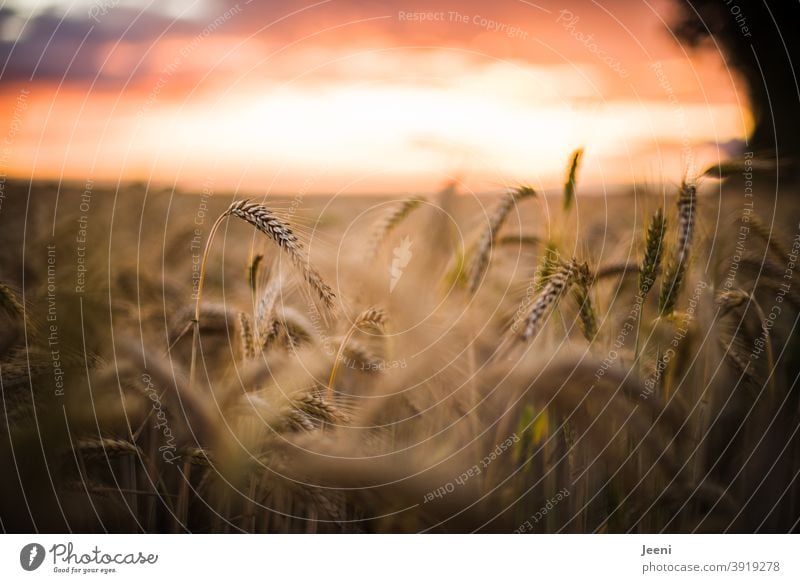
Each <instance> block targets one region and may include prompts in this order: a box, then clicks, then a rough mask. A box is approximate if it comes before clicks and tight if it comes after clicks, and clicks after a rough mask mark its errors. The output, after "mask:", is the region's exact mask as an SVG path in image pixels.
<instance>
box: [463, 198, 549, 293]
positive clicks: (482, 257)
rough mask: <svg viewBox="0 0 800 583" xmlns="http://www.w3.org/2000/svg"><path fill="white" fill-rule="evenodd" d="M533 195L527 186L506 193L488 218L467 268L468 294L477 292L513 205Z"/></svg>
mask: <svg viewBox="0 0 800 583" xmlns="http://www.w3.org/2000/svg"><path fill="white" fill-rule="evenodd" d="M535 195H536V191H535V190H533V189H532V188H530V187H529V186H521V187H519V188H515V189H514V190H512V191H511V192H508V193H506V195H505V196H504V197H503V200H501V201H500V203H499V204H498V205H497V208H496V209H495V211H494V213H493V214H492V216H491V217H490V218H489V224H488V225H487V227H486V230H484V231H483V233H482V234H481V238H480V239H479V240H478V245H477V248H476V250H475V256H474V257H473V259H472V262H471V263H470V266H469V272H468V276H467V289H468V290H469V292H470V293H472V294H474V293H475V292H476V291H477V290H478V286H479V285H480V283H481V279H482V278H483V276H484V274H485V273H486V269H487V268H488V267H489V256H490V255H491V252H492V247H493V246H494V242H495V240H496V238H497V233H498V231H499V230H500V227H502V226H503V223H505V221H506V219H507V218H508V214H509V213H510V212H511V209H513V208H514V205H516V204H517V203H518V202H519V201H521V200H523V199H526V198H530V197H533V196H535Z"/></svg>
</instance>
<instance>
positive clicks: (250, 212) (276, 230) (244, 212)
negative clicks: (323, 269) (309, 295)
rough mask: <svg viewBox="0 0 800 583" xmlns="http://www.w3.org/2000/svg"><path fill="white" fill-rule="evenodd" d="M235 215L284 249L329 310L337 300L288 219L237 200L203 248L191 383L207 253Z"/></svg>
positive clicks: (257, 205) (190, 370)
mask: <svg viewBox="0 0 800 583" xmlns="http://www.w3.org/2000/svg"><path fill="white" fill-rule="evenodd" d="M230 215H233V216H235V217H238V218H240V219H242V220H243V221H245V222H247V223H250V224H251V225H253V226H254V227H256V228H257V229H258V230H259V231H261V232H262V233H264V234H265V235H266V236H267V237H269V238H270V239H272V241H273V242H274V243H275V244H276V245H278V247H280V248H281V249H283V250H284V251H285V252H286V254H287V255H289V258H290V259H291V261H292V263H293V264H294V265H295V267H297V268H298V269H299V270H300V271H301V272H302V274H303V277H304V279H305V280H306V282H307V283H308V284H309V286H310V287H311V288H312V289H313V290H314V291H315V292H316V294H317V296H318V297H319V299H320V300H321V301H322V304H323V305H324V306H325V308H327V309H328V311H329V312H334V311H335V304H334V300H335V299H336V294H335V293H334V292H333V289H331V288H330V286H328V284H326V283H325V281H324V280H323V279H322V276H321V275H320V274H319V273H318V272H317V271H316V270H315V269H314V268H313V267H312V265H311V262H310V260H309V259H308V258H306V257H305V256H304V253H303V251H304V250H303V244H302V243H301V242H300V240H299V239H298V238H297V235H295V234H294V231H292V228H291V227H290V226H289V225H288V224H287V223H285V222H283V221H281V220H280V219H278V218H277V217H276V216H275V214H274V213H273V212H272V211H271V210H269V209H268V208H267V207H266V206H264V205H262V204H258V203H255V202H251V201H249V200H240V201H238V202H234V203H233V204H231V206H229V207H228V209H227V210H226V211H225V212H224V213H222V214H221V215H220V216H219V217H217V220H216V221H214V224H213V225H212V226H211V231H210V232H209V234H208V240H207V241H206V246H205V249H204V250H203V258H202V261H201V262H200V278H199V281H198V285H197V294H196V297H195V316H194V321H193V327H194V333H193V335H192V358H191V363H190V365H189V384H191V385H194V380H195V370H196V365H197V345H198V343H199V341H200V301H201V299H202V295H203V283H204V282H205V274H206V264H207V262H208V252H209V250H210V249H211V243H212V242H213V241H214V235H215V234H216V232H217V230H218V229H219V226H220V225H221V224H222V221H223V220H224V219H225V217H227V216H230Z"/></svg>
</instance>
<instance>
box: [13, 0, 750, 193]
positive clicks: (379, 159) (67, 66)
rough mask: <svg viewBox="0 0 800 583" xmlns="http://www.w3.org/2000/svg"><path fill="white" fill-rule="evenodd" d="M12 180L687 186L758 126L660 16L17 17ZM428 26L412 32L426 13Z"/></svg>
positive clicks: (293, 11)
mask: <svg viewBox="0 0 800 583" xmlns="http://www.w3.org/2000/svg"><path fill="white" fill-rule="evenodd" d="M0 5H1V6H2V8H1V9H0V60H1V61H2V63H3V66H2V72H0V108H2V115H3V120H4V121H3V126H2V127H0V132H2V136H0V140H1V141H2V142H1V146H2V147H1V148H0V172H1V173H2V174H5V175H8V176H11V177H18V178H30V177H34V178H46V179H56V180H58V179H65V180H77V181H84V180H86V179H88V178H91V179H93V180H96V181H112V182H117V181H127V180H141V181H145V182H146V181H155V182H157V183H159V184H162V183H164V184H169V185H171V184H177V185H178V186H179V187H181V188H184V189H192V188H197V187H198V186H199V185H201V184H203V183H207V182H213V183H214V184H215V185H217V187H219V188H226V189H232V188H239V189H244V190H252V191H261V192H267V191H269V192H276V193H288V194H291V193H293V192H298V191H301V190H302V191H303V192H313V193H332V192H340V191H341V192H351V193H384V192H385V193H392V194H394V193H406V192H409V193H411V192H414V193H416V192H425V191H430V190H431V189H433V188H436V187H438V186H439V185H441V184H442V183H443V182H445V181H447V180H448V178H450V177H458V178H459V179H460V180H462V181H463V183H464V184H465V185H466V186H467V187H468V188H470V189H473V190H475V191H480V192H485V191H496V190H499V189H501V188H503V187H504V186H505V185H508V184H517V183H520V182H526V183H531V184H533V185H534V186H541V185H545V186H547V185H553V184H557V183H558V182H559V181H560V180H561V178H562V176H563V172H564V168H565V165H566V163H567V158H568V156H569V153H570V151H572V150H574V149H575V148H576V147H579V146H583V147H585V148H586V157H585V164H584V170H583V174H582V176H583V179H584V180H585V181H586V183H591V184H594V185H604V184H607V185H618V184H625V183H629V182H632V181H634V180H636V181H637V182H638V181H644V182H650V183H654V182H658V181H660V180H662V179H663V180H665V181H667V182H675V181H678V180H680V177H681V176H682V175H683V173H684V171H685V170H687V168H689V167H691V166H692V165H695V166H696V167H698V168H700V167H702V166H703V165H705V164H707V163H709V162H711V161H715V160H716V159H718V158H719V157H725V156H726V155H727V153H728V152H730V151H732V150H733V149H734V148H735V147H736V146H737V142H738V140H741V139H742V138H743V137H744V135H745V134H746V132H747V130H748V129H749V124H750V119H749V115H748V111H747V104H746V101H745V100H744V97H743V95H744V91H743V87H741V86H740V84H739V81H738V79H737V78H736V77H735V75H734V74H733V72H732V71H729V70H728V69H727V68H726V66H725V64H724V62H723V60H722V58H721V56H720V55H719V54H718V53H717V52H716V51H714V50H713V49H710V50H707V51H704V52H702V53H697V54H695V53H691V54H690V53H689V52H687V49H685V48H684V47H683V46H682V45H680V44H679V43H678V42H677V41H676V40H675V39H674V38H673V37H672V35H671V33H670V31H669V28H668V26H667V24H668V23H669V22H671V21H672V20H673V19H674V4H673V2H672V1H670V0H647V1H644V0H613V1H605V2H600V1H598V2H591V1H576V0H573V1H563V0H562V1H552V0H537V1H536V2H529V1H523V0H497V1H495V2H485V1H483V2H478V1H474V0H466V1H465V0H461V1H458V2H456V1H455V0H450V1H449V2H447V1H437V0H432V1H422V0H404V1H390V0H382V1H381V0H379V1H373V2H363V1H357V0H325V1H316V2H272V1H259V0H251V1H250V2H248V0H239V1H238V2H234V1H233V0H153V1H152V2H150V1H148V0H140V1H138V2H136V1H132V0H91V1H90V0H47V1H46V0H42V1H38V2H37V0H6V1H5V2H2V4H0ZM420 13H422V14H420Z"/></svg>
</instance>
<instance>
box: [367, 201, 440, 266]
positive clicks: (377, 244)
mask: <svg viewBox="0 0 800 583" xmlns="http://www.w3.org/2000/svg"><path fill="white" fill-rule="evenodd" d="M425 200H426V199H425V197H422V196H412V197H409V198H406V199H405V200H402V201H400V202H399V203H398V204H397V205H395V206H394V207H393V208H392V209H391V210H390V211H389V212H388V213H387V214H386V215H384V216H383V217H382V218H381V219H380V221H378V224H377V225H376V226H375V229H374V231H373V233H372V237H371V242H370V254H371V255H372V256H373V257H374V256H375V255H377V254H378V251H380V248H381V245H382V244H383V242H384V241H385V240H386V238H387V237H388V236H389V234H390V233H391V232H392V231H393V230H394V229H395V228H396V227H397V226H398V225H399V224H400V223H402V222H403V221H404V220H405V218H406V217H407V216H408V215H410V214H411V213H412V212H413V211H414V210H415V209H416V208H418V207H419V206H420V205H421V204H422V203H423V202H425Z"/></svg>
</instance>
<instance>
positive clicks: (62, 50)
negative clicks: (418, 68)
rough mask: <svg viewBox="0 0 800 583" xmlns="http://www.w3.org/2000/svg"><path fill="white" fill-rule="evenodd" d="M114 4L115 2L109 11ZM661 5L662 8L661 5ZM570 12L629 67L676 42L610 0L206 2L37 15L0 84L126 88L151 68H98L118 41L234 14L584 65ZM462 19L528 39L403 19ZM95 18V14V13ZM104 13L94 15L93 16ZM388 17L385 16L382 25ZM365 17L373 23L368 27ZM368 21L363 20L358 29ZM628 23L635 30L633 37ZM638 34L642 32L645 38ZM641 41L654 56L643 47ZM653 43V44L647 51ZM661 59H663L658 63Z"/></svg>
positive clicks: (645, 10) (360, 36) (280, 37)
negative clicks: (180, 13) (564, 17)
mask: <svg viewBox="0 0 800 583" xmlns="http://www.w3.org/2000/svg"><path fill="white" fill-rule="evenodd" d="M106 5H107V6H111V2H110V0H109V2H108V3H107V4H106ZM655 5H660V6H663V5H664V2H663V1H662V2H660V3H659V2H656V3H655ZM561 10H569V11H571V12H573V13H574V14H575V15H577V16H579V18H580V27H581V29H582V32H583V33H584V34H592V35H595V36H596V38H598V39H599V42H602V43H603V46H604V49H605V50H607V51H608V52H609V53H613V54H619V55H621V56H624V57H625V58H626V59H629V60H633V61H636V60H641V59H643V58H645V56H646V55H645V53H648V54H647V56H649V57H652V55H651V54H649V53H650V52H651V51H654V52H655V53H658V52H659V51H658V49H657V48H655V49H654V48H653V46H654V45H656V46H657V45H659V43H654V35H660V39H659V40H660V44H662V45H663V44H668V43H669V42H670V39H669V37H668V34H667V32H666V28H665V27H664V26H663V24H662V23H661V22H660V20H659V19H658V17H657V16H655V15H654V14H653V12H652V10H651V8H650V7H649V5H647V4H645V3H642V2H629V1H627V2H626V1H623V0H613V1H609V2H605V3H603V6H602V7H601V6H599V5H598V4H596V3H594V2H589V1H581V0H571V1H570V0H567V1H564V0H560V1H555V0H539V1H537V2H528V1H523V0H505V1H498V2H494V3H487V2H485V0H460V1H455V0H402V1H398V0H376V1H370V2H366V1H359V0H331V1H329V2H320V1H313V0H304V1H303V2H292V3H286V2H275V1H260V0H252V1H251V2H250V3H248V2H247V1H246V0H238V1H234V0H206V4H205V5H204V6H203V10H202V13H203V14H204V16H203V17H202V18H196V19H194V20H189V19H182V20H176V19H174V18H171V17H168V16H165V15H164V14H163V13H158V12H154V11H137V10H133V9H131V8H130V7H127V6H115V7H111V8H109V10H108V12H107V13H105V14H102V15H99V17H98V18H97V20H99V22H97V21H95V20H93V19H92V18H91V17H90V15H89V13H88V11H87V13H86V14H80V15H76V14H75V13H74V12H73V13H71V14H70V16H69V17H68V18H66V17H63V16H62V15H59V14H57V13H55V12H52V11H51V12H49V13H40V14H38V15H36V16H33V17H32V18H31V19H30V20H28V21H27V22H26V23H25V28H24V30H23V31H22V34H21V35H20V38H18V39H16V40H8V39H7V40H5V41H2V42H0V63H2V67H3V68H2V74H1V75H0V82H1V83H6V82H10V81H19V80H28V79H33V80H39V81H41V80H51V81H52V80H58V81H60V80H62V79H64V80H65V81H66V82H68V83H75V82H79V83H86V82H92V81H95V82H97V83H99V84H103V83H120V82H129V81H130V80H131V78H134V79H135V78H136V77H137V76H138V75H142V74H143V73H144V72H145V71H146V68H142V67H139V68H137V64H136V63H135V62H134V63H131V64H129V67H130V68H129V69H128V70H125V69H122V70H120V69H119V68H117V69H114V70H113V72H108V71H105V70H101V64H102V60H103V58H105V55H107V53H108V49H109V47H110V45H112V44H113V43H116V42H118V41H122V42H126V43H136V44H137V45H140V46H141V52H142V54H144V53H145V52H146V51H147V50H148V49H149V48H150V47H151V46H152V45H153V43H157V42H159V41H160V40H165V39H170V38H172V37H178V36H187V35H188V36H191V35H196V34H201V33H202V32H203V30H204V29H205V30H208V27H212V28H213V27H214V21H215V20H217V21H218V22H219V19H220V18H221V17H222V16H224V15H225V14H226V13H227V14H229V15H231V16H230V18H229V19H227V20H226V21H225V23H224V25H222V26H220V27H219V28H220V29H222V27H223V26H224V30H225V32H226V33H228V34H238V35H241V36H250V35H253V36H254V37H255V38H257V39H259V40H262V41H264V44H263V46H275V45H277V46H280V45H285V44H286V43H289V42H292V41H295V40H297V39H300V38H302V37H304V36H307V35H314V38H313V40H309V41H306V42H305V43H303V44H304V45H306V46H307V44H308V43H317V44H321V45H325V44H329V45H330V44H336V45H337V46H342V45H347V44H348V43H353V44H358V43H362V44H368V45H369V44H371V45H375V44H376V43H383V44H390V45H394V46H402V45H415V44H416V45H420V44H421V45H431V46H446V47H466V48H469V49H474V50H477V51H486V52H490V53H491V54H492V55H493V56H495V57H500V58H517V59H522V60H527V61H535V62H542V63H547V62H562V63H563V62H569V61H570V60H584V61H585V60H587V55H586V49H585V47H583V46H581V45H580V44H579V43H577V42H575V41H574V39H572V38H570V37H569V35H568V34H566V33H565V30H564V29H563V26H562V25H561V24H559V23H558V22H557V16H558V13H559V11H561ZM418 12H444V13H450V12H458V13H460V14H462V15H465V16H467V17H468V18H472V17H474V16H478V15H479V16H481V17H483V18H486V19H489V20H492V21H494V22H497V23H500V24H501V25H505V27H506V28H508V27H516V28H518V29H519V30H521V31H523V32H524V33H525V35H526V38H525V39H524V40H520V39H519V38H517V39H510V38H506V36H507V35H505V36H504V34H503V33H502V32H496V31H495V32H492V31H489V30H487V28H486V27H485V26H480V25H476V24H474V23H472V22H464V23H458V22H451V21H449V20H448V21H446V22H442V21H428V22H425V21H423V22H420V21H416V20H409V19H408V18H405V17H403V15H401V14H400V13H404V14H410V13H418ZM95 14H96V13H95ZM96 15H97V14H96ZM382 17H386V18H382ZM13 18H18V17H16V16H14V14H13V13H12V12H11V11H10V10H8V9H0V27H5V26H6V25H7V24H8V23H9V20H10V19H13ZM365 20H368V21H366V22H364V21H365ZM359 21H361V22H359ZM626 26H628V27H629V28H630V30H631V31H633V32H631V33H630V34H629V33H628V32H626V30H625V28H626ZM636 35H639V36H638V37H637V36H636ZM640 44H643V45H645V47H647V49H646V50H645V51H643V50H642V48H641V46H640ZM648 45H649V47H648ZM657 56H658V55H657V54H656V57H657Z"/></svg>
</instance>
